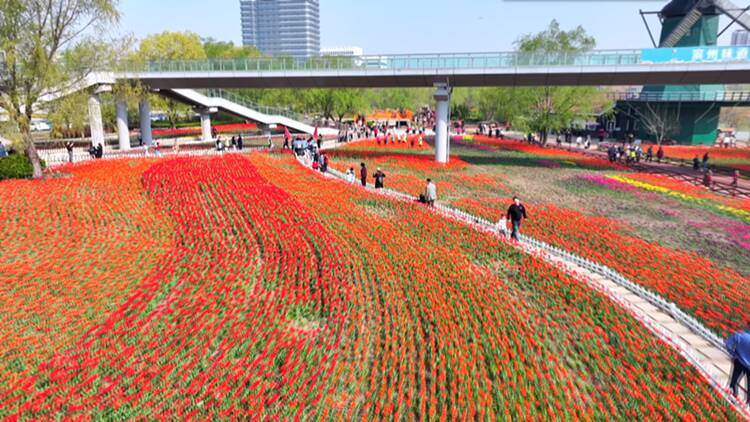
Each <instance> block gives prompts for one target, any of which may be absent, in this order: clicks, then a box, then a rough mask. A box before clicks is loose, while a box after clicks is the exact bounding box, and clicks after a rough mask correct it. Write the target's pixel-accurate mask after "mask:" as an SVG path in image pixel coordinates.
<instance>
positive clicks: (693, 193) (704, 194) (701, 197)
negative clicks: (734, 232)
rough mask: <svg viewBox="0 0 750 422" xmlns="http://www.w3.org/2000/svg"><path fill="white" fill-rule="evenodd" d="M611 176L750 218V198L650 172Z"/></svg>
mask: <svg viewBox="0 0 750 422" xmlns="http://www.w3.org/2000/svg"><path fill="white" fill-rule="evenodd" d="M611 177H612V178H613V179H617V180H619V181H621V182H624V183H627V184H630V185H632V186H635V187H638V188H641V189H646V190H649V191H652V192H659V193H663V194H667V195H669V196H672V197H675V198H678V199H681V200H683V201H687V202H694V203H700V204H704V205H706V204H715V207H716V208H718V209H720V210H721V211H724V212H728V213H730V214H733V215H734V216H736V217H739V218H741V219H743V220H746V221H748V220H750V199H737V198H727V197H724V196H720V195H716V194H714V193H712V192H708V191H706V190H705V189H702V188H700V187H697V186H693V185H689V184H687V183H684V182H680V181H677V180H674V179H670V178H667V177H664V176H659V175H654V174H648V173H628V174H623V175H615V176H611Z"/></svg>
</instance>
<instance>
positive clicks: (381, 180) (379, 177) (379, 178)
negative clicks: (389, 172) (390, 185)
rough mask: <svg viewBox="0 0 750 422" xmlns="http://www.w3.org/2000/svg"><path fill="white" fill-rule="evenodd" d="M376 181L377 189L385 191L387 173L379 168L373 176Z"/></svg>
mask: <svg viewBox="0 0 750 422" xmlns="http://www.w3.org/2000/svg"><path fill="white" fill-rule="evenodd" d="M372 177H373V179H375V189H383V187H385V173H383V170H381V169H380V167H378V171H376V172H375V175H373V176H372Z"/></svg>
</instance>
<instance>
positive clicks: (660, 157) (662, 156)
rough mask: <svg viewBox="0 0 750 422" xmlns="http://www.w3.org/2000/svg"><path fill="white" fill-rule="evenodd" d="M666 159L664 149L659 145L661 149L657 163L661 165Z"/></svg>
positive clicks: (657, 154)
mask: <svg viewBox="0 0 750 422" xmlns="http://www.w3.org/2000/svg"><path fill="white" fill-rule="evenodd" d="M663 159H664V148H662V147H661V145H659V149H658V150H657V151H656V162H657V163H659V164H661V160H663Z"/></svg>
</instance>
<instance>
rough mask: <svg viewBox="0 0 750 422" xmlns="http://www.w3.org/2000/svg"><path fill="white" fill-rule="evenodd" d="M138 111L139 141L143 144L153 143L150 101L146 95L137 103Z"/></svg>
mask: <svg viewBox="0 0 750 422" xmlns="http://www.w3.org/2000/svg"><path fill="white" fill-rule="evenodd" d="M138 113H139V115H140V122H141V141H143V145H149V146H150V145H151V144H153V139H154V138H153V136H152V135H151V103H150V102H149V100H148V97H145V98H143V99H142V100H141V102H140V104H138Z"/></svg>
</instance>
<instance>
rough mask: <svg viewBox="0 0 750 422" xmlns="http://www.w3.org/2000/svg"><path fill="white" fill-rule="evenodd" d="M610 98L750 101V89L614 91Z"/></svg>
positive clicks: (657, 100)
mask: <svg viewBox="0 0 750 422" xmlns="http://www.w3.org/2000/svg"><path fill="white" fill-rule="evenodd" d="M610 98H612V99H613V100H618V101H634V102H635V101H643V102H646V101H648V102H690V101H713V102H728V103H731V102H737V103H740V102H748V101H750V91H715V92H613V93H611V94H610Z"/></svg>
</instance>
